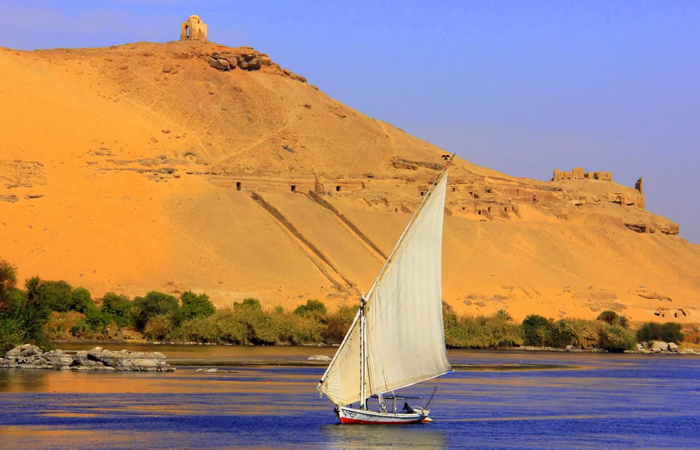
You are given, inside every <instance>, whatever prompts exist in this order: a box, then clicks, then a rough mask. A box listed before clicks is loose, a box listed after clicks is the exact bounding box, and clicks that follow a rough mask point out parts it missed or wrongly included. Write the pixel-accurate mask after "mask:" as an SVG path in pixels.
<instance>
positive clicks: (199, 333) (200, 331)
mask: <svg viewBox="0 0 700 450" xmlns="http://www.w3.org/2000/svg"><path fill="white" fill-rule="evenodd" d="M216 319H217V317H215V316H209V317H196V318H194V319H190V320H186V321H184V322H182V326H181V328H182V336H183V338H184V339H186V340H188V341H194V342H205V343H218V342H222V341H226V342H229V343H233V342H238V341H235V340H232V339H222V338H221V333H220V331H219V327H218V324H217V322H216Z"/></svg>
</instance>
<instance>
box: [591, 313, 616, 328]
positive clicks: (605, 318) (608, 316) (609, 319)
mask: <svg viewBox="0 0 700 450" xmlns="http://www.w3.org/2000/svg"><path fill="white" fill-rule="evenodd" d="M595 320H598V321H600V322H605V323H607V324H608V325H616V324H617V323H618V321H619V320H620V316H618V315H617V313H616V312H615V311H603V312H602V313H600V314H598V317H596V318H595Z"/></svg>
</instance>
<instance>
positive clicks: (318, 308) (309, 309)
mask: <svg viewBox="0 0 700 450" xmlns="http://www.w3.org/2000/svg"><path fill="white" fill-rule="evenodd" d="M294 314H296V315H297V316H303V317H310V316H320V315H325V314H326V305H324V304H323V303H321V302H319V301H318V300H313V299H310V300H307V301H306V305H300V306H298V307H297V309H295V310H294Z"/></svg>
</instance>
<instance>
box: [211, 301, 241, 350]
mask: <svg viewBox="0 0 700 450" xmlns="http://www.w3.org/2000/svg"><path fill="white" fill-rule="evenodd" d="M238 310H239V308H235V307H233V308H231V307H226V308H221V309H218V310H217V311H216V313H214V315H213V316H211V317H208V318H207V320H210V319H211V321H212V323H213V324H214V325H215V327H216V328H215V330H216V332H217V333H218V339H220V340H221V341H223V342H229V343H232V344H244V343H245V342H246V340H247V339H248V327H247V326H246V324H244V323H243V322H241V321H240V320H238V314H237V311H238Z"/></svg>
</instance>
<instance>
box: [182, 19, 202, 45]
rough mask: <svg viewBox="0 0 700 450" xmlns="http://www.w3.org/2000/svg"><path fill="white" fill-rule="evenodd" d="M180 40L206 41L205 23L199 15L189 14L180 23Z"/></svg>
mask: <svg viewBox="0 0 700 450" xmlns="http://www.w3.org/2000/svg"><path fill="white" fill-rule="evenodd" d="M180 40H181V41H202V42H207V24H206V23H204V22H202V19H200V18H199V16H190V17H188V18H187V20H186V21H185V22H184V23H183V24H181V25H180Z"/></svg>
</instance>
